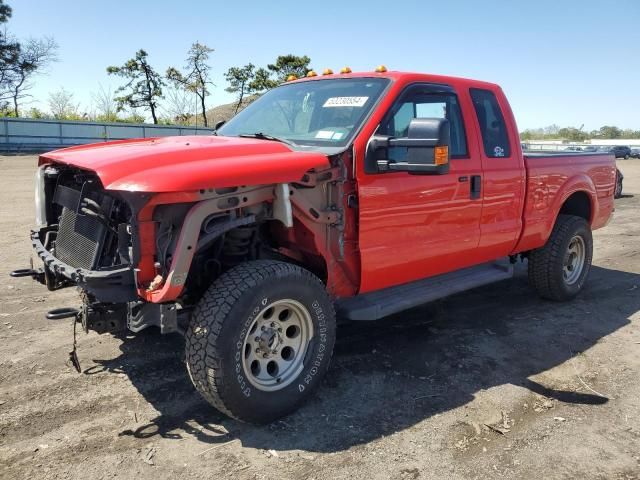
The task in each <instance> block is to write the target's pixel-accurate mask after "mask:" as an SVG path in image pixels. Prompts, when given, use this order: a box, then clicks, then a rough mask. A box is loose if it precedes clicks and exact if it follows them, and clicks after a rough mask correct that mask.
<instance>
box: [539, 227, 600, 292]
mask: <svg viewBox="0 0 640 480" xmlns="http://www.w3.org/2000/svg"><path fill="white" fill-rule="evenodd" d="M592 256H593V238H592V236H591V229H590V228H589V224H588V223H587V221H586V220H585V219H584V218H582V217H577V216H574V215H559V216H558V219H557V221H556V224H555V226H554V227H553V231H552V232H551V236H550V237H549V240H547V243H546V244H545V246H544V247H542V248H539V249H537V250H533V251H532V252H530V253H529V283H530V284H531V285H532V286H533V288H534V289H535V290H536V291H537V292H538V294H539V295H540V296H541V297H542V298H546V299H548V300H555V301H565V300H570V299H571V298H573V297H575V296H576V295H577V294H578V293H579V292H580V290H582V287H583V286H584V283H585V281H586V279H587V276H588V275H589V270H590V269H591V259H592Z"/></svg>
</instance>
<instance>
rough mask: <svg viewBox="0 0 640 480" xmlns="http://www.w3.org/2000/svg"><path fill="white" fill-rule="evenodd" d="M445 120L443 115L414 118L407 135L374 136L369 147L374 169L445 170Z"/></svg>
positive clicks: (435, 172) (447, 139)
mask: <svg viewBox="0 0 640 480" xmlns="http://www.w3.org/2000/svg"><path fill="white" fill-rule="evenodd" d="M449 143H450V128H449V121H448V120H446V119H443V118H414V119H412V120H411V122H410V123H409V131H408V134H407V137H404V138H393V137H385V136H374V137H373V138H372V139H371V141H370V143H369V149H370V150H371V154H372V155H373V158H375V162H376V166H377V171H378V172H381V173H384V172H409V173H413V174H422V175H443V174H446V173H449V160H450V154H449Z"/></svg>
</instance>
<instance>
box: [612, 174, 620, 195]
mask: <svg viewBox="0 0 640 480" xmlns="http://www.w3.org/2000/svg"><path fill="white" fill-rule="evenodd" d="M613 198H622V178H620V177H619V176H618V175H616V190H615V192H614V194H613Z"/></svg>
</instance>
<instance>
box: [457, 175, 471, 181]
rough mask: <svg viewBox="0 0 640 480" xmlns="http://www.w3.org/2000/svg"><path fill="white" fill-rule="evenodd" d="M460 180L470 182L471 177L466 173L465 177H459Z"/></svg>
mask: <svg viewBox="0 0 640 480" xmlns="http://www.w3.org/2000/svg"><path fill="white" fill-rule="evenodd" d="M458 181H459V182H468V181H469V177H467V176H466V175H465V176H463V177H458Z"/></svg>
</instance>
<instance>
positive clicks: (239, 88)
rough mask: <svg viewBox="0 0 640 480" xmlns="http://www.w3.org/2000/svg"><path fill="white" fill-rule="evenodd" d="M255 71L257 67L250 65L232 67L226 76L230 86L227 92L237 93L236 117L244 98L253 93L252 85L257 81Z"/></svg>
mask: <svg viewBox="0 0 640 480" xmlns="http://www.w3.org/2000/svg"><path fill="white" fill-rule="evenodd" d="M255 69H256V67H255V65H253V64H252V63H248V64H246V65H245V66H244V67H231V68H230V69H229V70H227V73H225V74H224V77H225V78H226V80H227V82H229V86H228V87H227V88H225V91H227V92H229V93H235V94H236V95H237V98H238V103H236V109H235V111H234V115H235V114H236V113H238V110H239V109H240V107H241V106H242V101H243V100H244V97H245V96H246V95H249V94H251V93H252V90H251V83H252V82H253V81H254V80H255Z"/></svg>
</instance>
